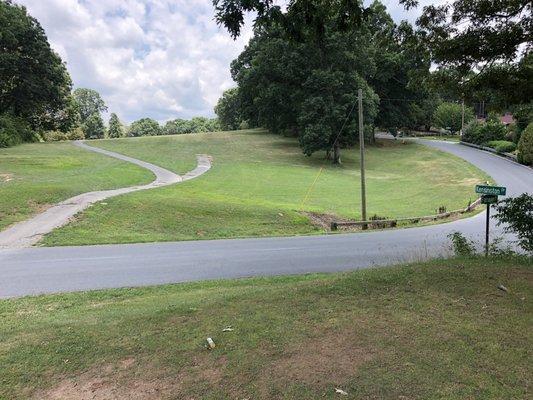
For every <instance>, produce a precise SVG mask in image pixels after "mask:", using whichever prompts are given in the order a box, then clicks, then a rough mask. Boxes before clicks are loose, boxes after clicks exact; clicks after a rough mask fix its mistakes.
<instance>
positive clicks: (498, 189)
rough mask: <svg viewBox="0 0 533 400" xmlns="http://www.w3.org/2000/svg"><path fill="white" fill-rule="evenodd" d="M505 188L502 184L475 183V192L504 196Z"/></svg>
mask: <svg viewBox="0 0 533 400" xmlns="http://www.w3.org/2000/svg"><path fill="white" fill-rule="evenodd" d="M506 192H507V188H505V187H502V186H488V185H476V193H480V194H490V195H494V196H505V193H506Z"/></svg>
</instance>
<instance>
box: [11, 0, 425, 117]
mask: <svg viewBox="0 0 533 400" xmlns="http://www.w3.org/2000/svg"><path fill="white" fill-rule="evenodd" d="M16 2H17V3H18V4H21V5H24V6H26V8H27V9H28V12H29V14H30V15H32V16H33V17H35V18H37V20H39V22H40V23H41V25H42V26H43V28H44V30H45V32H46V34H47V36H48V40H49V41H50V44H51V45H52V48H53V49H54V50H55V51H56V52H57V53H58V54H59V55H60V56H61V58H62V59H63V61H65V62H66V64H67V68H68V70H69V72H70V75H71V77H72V80H73V83H74V87H75V88H76V87H87V88H91V89H95V90H97V91H98V92H99V93H100V94H101V95H102V97H103V99H104V101H105V102H106V104H107V106H108V108H109V112H115V113H117V114H118V116H119V118H120V119H121V120H122V121H124V122H126V123H131V122H132V121H134V120H136V119H139V118H143V117H150V118H153V119H156V120H158V121H160V122H164V121H167V120H169V119H175V118H191V117H194V116H205V117H213V116H214V112H213V107H214V105H215V104H216V102H217V100H218V98H219V97H220V95H221V94H222V92H223V91H224V90H226V89H228V88H230V87H233V86H235V83H234V82H233V81H232V79H231V76H230V72H229V66H230V63H231V61H232V60H233V59H235V58H236V57H237V56H238V55H239V53H240V52H241V51H242V49H243V48H244V46H245V45H246V43H247V42H248V40H249V39H250V37H251V35H252V29H251V28H252V27H251V24H250V23H248V24H246V26H245V28H244V30H243V33H242V35H241V36H240V37H239V38H238V39H237V40H233V39H232V38H231V37H230V35H229V34H228V33H227V32H226V31H225V30H224V28H222V27H219V26H217V24H216V22H215V21H214V19H213V15H214V10H213V6H212V2H211V0H16ZM422 3H429V1H428V0H426V1H422ZM384 4H386V5H387V8H388V9H389V12H390V13H391V15H392V16H393V18H394V19H395V20H396V21H398V22H399V21H400V20H402V19H407V20H409V21H411V22H414V20H415V19H416V17H417V16H418V14H419V13H420V8H419V9H417V10H415V11H412V10H411V11H405V10H403V8H402V6H399V5H398V2H397V1H384Z"/></svg>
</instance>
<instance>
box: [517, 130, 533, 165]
mask: <svg viewBox="0 0 533 400" xmlns="http://www.w3.org/2000/svg"><path fill="white" fill-rule="evenodd" d="M518 161H519V162H521V163H522V164H525V165H532V166H533V122H532V123H530V124H529V125H528V126H527V127H526V129H524V131H523V132H522V135H521V136H520V141H519V142H518Z"/></svg>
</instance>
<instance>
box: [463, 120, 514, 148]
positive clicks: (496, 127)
mask: <svg viewBox="0 0 533 400" xmlns="http://www.w3.org/2000/svg"><path fill="white" fill-rule="evenodd" d="M505 134H506V130H505V125H503V124H502V123H501V122H500V121H494V120H491V121H487V122H485V123H480V122H477V121H472V122H471V123H469V124H468V125H467V126H466V128H465V130H464V132H463V141H465V142H469V143H474V144H478V145H486V144H488V143H489V142H492V141H503V140H505Z"/></svg>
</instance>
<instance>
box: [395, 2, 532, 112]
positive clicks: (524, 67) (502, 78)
mask: <svg viewBox="0 0 533 400" xmlns="http://www.w3.org/2000/svg"><path fill="white" fill-rule="evenodd" d="M400 2H401V3H403V4H406V5H407V7H412V6H416V5H417V4H418V1H417V0H400ZM532 4H533V3H531V1H526V0H499V1H487V0H454V1H451V2H447V3H444V4H439V5H430V6H426V7H424V9H423V13H422V15H421V17H420V18H419V19H418V21H417V25H418V26H419V27H420V28H421V31H422V33H423V35H424V38H425V41H426V42H427V45H428V49H429V50H430V51H431V55H432V59H433V61H434V62H435V63H437V64H438V66H439V67H440V70H441V71H439V73H438V74H436V77H437V78H438V79H439V81H440V83H447V84H448V87H452V88H454V89H455V91H456V94H455V96H456V97H465V98H466V99H468V100H470V101H476V99H479V98H483V99H486V98H487V97H488V98H490V99H491V105H492V109H493V110H498V111H501V110H505V109H507V108H508V107H509V106H512V105H515V104H522V103H526V102H528V101H529V100H530V99H531V98H532V97H533V87H532V85H531V81H532V80H533V58H532V53H531V51H532V38H533V16H532V11H533V5H532Z"/></svg>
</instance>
